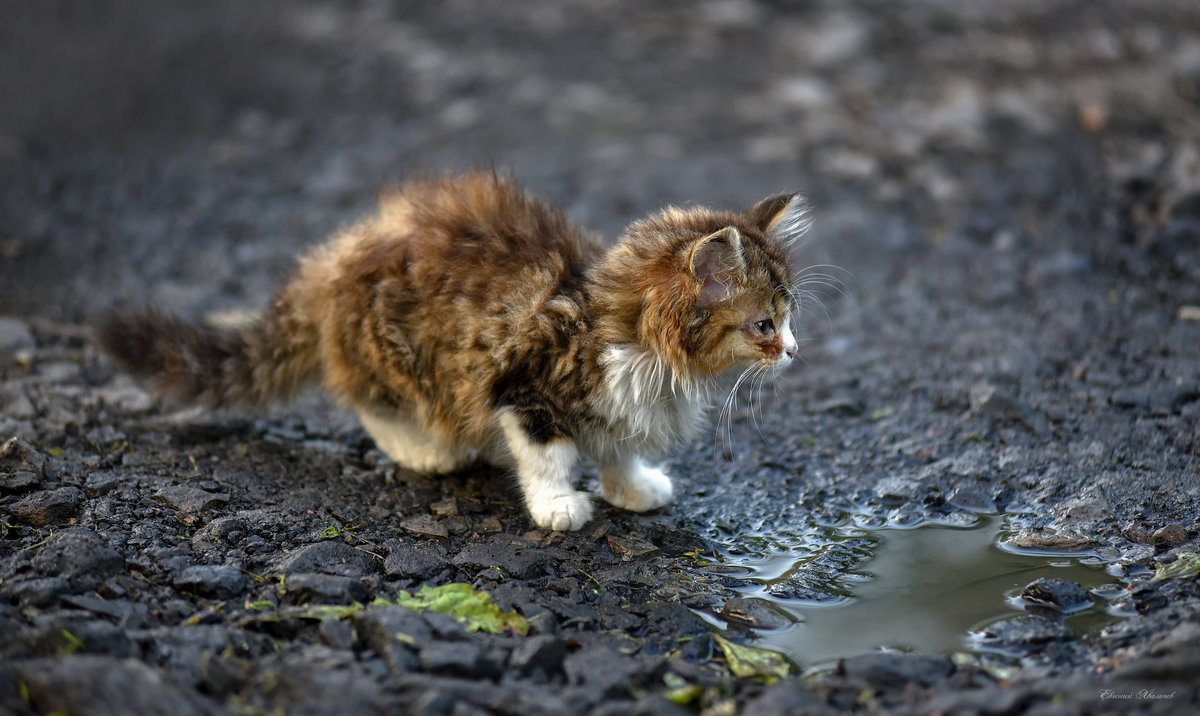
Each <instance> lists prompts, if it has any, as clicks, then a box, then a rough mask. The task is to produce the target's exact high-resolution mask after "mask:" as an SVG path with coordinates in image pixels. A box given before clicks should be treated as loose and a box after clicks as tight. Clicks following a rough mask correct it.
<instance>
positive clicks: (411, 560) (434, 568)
mask: <svg viewBox="0 0 1200 716" xmlns="http://www.w3.org/2000/svg"><path fill="white" fill-rule="evenodd" d="M390 547H391V551H390V552H388V556H387V559H386V560H384V562H383V573H384V574H385V575H387V576H388V577H390V578H392V579H404V578H410V579H428V578H429V577H432V576H433V575H435V574H437V573H438V572H440V571H442V570H443V569H445V568H446V566H447V565H448V564H449V562H447V561H446V548H445V547H443V546H442V545H440V544H438V543H436V542H415V543H406V542H399V541H396V542H392V543H391V544H390Z"/></svg>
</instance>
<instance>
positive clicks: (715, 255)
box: [688, 226, 746, 306]
mask: <svg viewBox="0 0 1200 716" xmlns="http://www.w3.org/2000/svg"><path fill="white" fill-rule="evenodd" d="M688 266H689V267H690V268H691V271H692V275H693V276H695V277H696V283H698V284H699V285H700V297H699V303H700V305H701V306H711V305H713V304H716V303H720V302H721V301H724V300H726V299H728V298H729V297H730V296H732V295H733V292H734V290H735V289H734V283H735V282H737V281H738V279H740V278H741V277H742V276H743V275H744V274H745V271H746V260H745V258H743V256H742V235H741V234H740V233H739V232H738V230H737V229H735V228H733V227H732V226H726V227H725V228H724V229H721V230H720V231H714V232H713V233H711V234H709V235H708V236H705V237H703V238H701V239H697V240H696V242H695V243H694V244H692V248H691V251H690V252H689V253H688Z"/></svg>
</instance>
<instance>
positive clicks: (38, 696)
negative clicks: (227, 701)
mask: <svg viewBox="0 0 1200 716" xmlns="http://www.w3.org/2000/svg"><path fill="white" fill-rule="evenodd" d="M12 670H13V671H14V672H15V673H16V675H17V677H18V678H19V679H20V680H21V683H23V684H25V688H26V690H27V692H28V694H29V700H30V701H31V702H32V703H35V704H37V705H38V708H39V710H41V711H43V712H45V713H91V714H145V715H146V716H168V715H170V716H204V715H208V714H215V713H219V712H220V709H219V708H217V707H216V706H215V705H214V704H213V703H212V702H210V701H208V700H207V699H205V698H204V697H203V696H201V695H200V694H199V693H198V692H196V691H194V690H191V689H183V688H180V687H178V686H176V685H175V684H174V683H173V682H172V681H171V680H170V679H168V678H167V675H166V672H165V671H163V670H161V669H159V668H158V667H151V666H148V665H146V664H145V663H143V662H141V661H138V660H137V659H120V658H117V657H114V656H107V655H96V654H69V655H66V656H55V657H53V658H47V659H30V660H26V661H18V662H15V663H14V664H12Z"/></svg>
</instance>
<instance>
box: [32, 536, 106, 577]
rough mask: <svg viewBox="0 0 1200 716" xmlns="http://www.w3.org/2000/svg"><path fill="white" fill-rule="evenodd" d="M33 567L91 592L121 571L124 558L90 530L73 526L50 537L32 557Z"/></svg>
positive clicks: (41, 572)
mask: <svg viewBox="0 0 1200 716" xmlns="http://www.w3.org/2000/svg"><path fill="white" fill-rule="evenodd" d="M33 568H34V570H35V571H37V572H38V573H40V574H46V575H54V576H57V577H59V578H61V579H65V580H66V581H67V582H69V583H70V584H71V585H72V586H74V587H76V588H83V589H93V588H95V587H96V586H98V585H99V584H100V583H101V582H103V581H104V580H105V579H107V578H108V577H110V576H112V575H114V574H116V573H118V572H120V571H122V570H123V569H124V568H125V558H124V557H122V556H121V555H120V553H119V552H117V550H115V549H113V548H112V546H111V545H109V543H108V542H107V541H105V539H104V538H103V537H101V536H100V535H98V534H96V533H95V532H93V531H92V530H89V529H87V528H86V527H74V528H71V529H68V530H64V531H62V532H59V533H58V534H56V535H54V536H53V537H51V538H50V541H49V542H47V543H46V544H45V545H43V546H42V548H41V549H40V550H38V553H37V554H36V555H34V557H33Z"/></svg>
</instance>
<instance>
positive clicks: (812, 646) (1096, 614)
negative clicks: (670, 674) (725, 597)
mask: <svg viewBox="0 0 1200 716" xmlns="http://www.w3.org/2000/svg"><path fill="white" fill-rule="evenodd" d="M1004 527H1005V521H1004V519H1003V518H1001V517H998V516H980V517H979V519H978V521H977V522H976V523H975V524H974V525H971V526H969V527H962V526H945V525H936V524H924V525H922V526H918V527H905V528H897V527H881V528H871V529H864V528H860V527H856V526H853V525H847V526H842V527H836V528H829V529H828V530H827V531H826V532H825V534H824V536H823V540H822V539H815V540H814V539H812V537H815V535H810V538H809V539H806V540H805V542H808V543H809V544H808V545H807V546H808V547H809V549H795V550H793V551H791V552H790V553H786V554H779V553H776V554H773V555H770V556H767V557H736V556H732V557H730V558H729V560H728V561H727V562H725V564H724V565H722V568H720V571H723V572H725V573H727V574H731V575H733V576H738V577H740V578H742V579H744V580H746V581H748V582H751V583H753V586H751V587H747V588H744V589H742V590H741V591H742V592H743V596H744V597H746V598H749V599H752V600H758V599H762V600H766V601H767V602H769V604H765V605H762V606H767V607H773V608H775V609H776V610H778V611H780V612H783V613H784V614H785V615H786V616H787V617H789V618H790V619H791V620H794V621H793V622H792V623H791V624H790V625H787V626H783V627H780V628H773V629H755V632H756V633H758V634H760V638H759V639H757V640H756V641H755V645H756V646H759V647H763V648H767V649H774V650H777V651H781V652H784V653H786V654H788V655H789V656H790V657H791V658H792V659H794V660H795V661H796V662H797V663H799V664H801V665H803V666H811V665H814V664H820V663H822V662H826V661H829V660H832V659H836V658H838V657H844V656H853V655H855V654H862V653H866V652H870V651H879V650H882V649H897V650H903V651H909V650H914V651H922V652H933V653H938V652H941V653H947V654H949V653H953V652H959V651H970V650H977V649H978V647H977V646H976V645H975V644H974V643H973V642H972V640H971V639H970V633H971V632H973V631H978V630H979V629H980V628H982V627H983V626H984V625H986V624H988V623H990V622H993V621H996V620H999V619H1003V618H1007V617H1013V616H1017V615H1018V614H1021V613H1024V612H1023V607H1024V604H1023V603H1022V600H1020V598H1019V595H1020V592H1021V590H1022V589H1023V588H1024V587H1025V585H1027V584H1029V583H1030V582H1032V581H1033V580H1035V579H1037V578H1039V577H1061V578H1064V579H1069V580H1072V581H1075V582H1078V583H1080V584H1081V585H1083V587H1084V588H1085V589H1087V590H1089V593H1090V594H1089V596H1090V597H1091V600H1092V605H1091V606H1090V607H1088V608H1085V609H1081V610H1079V611H1077V612H1075V613H1074V614H1072V615H1070V616H1069V617H1068V618H1067V624H1068V625H1070V626H1071V627H1072V628H1073V629H1074V630H1075V631H1076V633H1090V632H1093V631H1095V630H1098V629H1100V628H1101V627H1102V626H1104V625H1105V624H1108V623H1111V622H1112V621H1115V620H1116V618H1117V617H1115V616H1113V615H1111V614H1109V613H1108V612H1107V611H1106V607H1107V605H1108V599H1111V598H1112V597H1113V596H1115V594H1116V593H1117V591H1118V590H1116V589H1113V588H1112V587H1113V581H1114V580H1113V577H1112V576H1110V575H1109V574H1108V573H1107V572H1106V571H1105V570H1104V563H1103V561H1102V560H1100V559H1099V558H1098V557H1096V556H1095V555H1092V554H1088V553H1086V552H1084V553H1053V554H1051V553H1045V552H1041V553H1037V552H1024V551H1015V550H1012V549H1010V548H1007V547H1005V548H1001V547H1000V546H999V541H1000V539H1001V536H1002V531H1003V529H1004ZM1104 585H1108V587H1109V588H1107V589H1105V588H1102V587H1104ZM1097 588H1100V589H1097ZM719 623H720V624H725V622H724V621H720V622H719Z"/></svg>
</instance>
